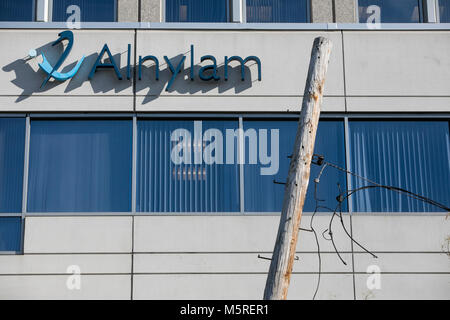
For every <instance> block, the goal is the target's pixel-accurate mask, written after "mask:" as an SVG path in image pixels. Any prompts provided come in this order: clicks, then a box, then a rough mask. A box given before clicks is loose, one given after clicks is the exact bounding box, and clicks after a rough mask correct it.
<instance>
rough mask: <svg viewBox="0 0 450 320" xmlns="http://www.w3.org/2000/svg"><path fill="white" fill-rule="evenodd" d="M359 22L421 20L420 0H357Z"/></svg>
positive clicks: (415, 21) (414, 21)
mask: <svg viewBox="0 0 450 320" xmlns="http://www.w3.org/2000/svg"><path fill="white" fill-rule="evenodd" d="M358 4H359V22H360V23H366V22H369V23H374V22H375V23H380V22H381V23H408V22H413V23H418V22H422V21H423V19H422V16H423V15H422V5H421V1H420V0H358Z"/></svg>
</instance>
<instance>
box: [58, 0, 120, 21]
mask: <svg viewBox="0 0 450 320" xmlns="http://www.w3.org/2000/svg"><path fill="white" fill-rule="evenodd" d="M72 5H75V6H78V7H79V8H80V14H81V16H80V18H81V22H114V21H116V12H115V10H116V0H95V1H93V0H57V1H53V17H52V19H53V21H67V19H68V18H69V17H71V16H72V15H73V14H74V12H75V13H76V11H74V9H72V8H69V7H70V6H72ZM67 11H69V13H68V12H67ZM74 22H75V21H74Z"/></svg>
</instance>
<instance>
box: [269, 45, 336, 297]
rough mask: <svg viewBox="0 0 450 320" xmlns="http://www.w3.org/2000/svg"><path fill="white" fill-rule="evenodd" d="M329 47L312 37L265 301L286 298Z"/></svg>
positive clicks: (329, 52) (328, 57) (306, 186)
mask: <svg viewBox="0 0 450 320" xmlns="http://www.w3.org/2000/svg"><path fill="white" fill-rule="evenodd" d="M331 48H332V43H331V41H330V40H328V39H326V38H323V37H318V38H316V39H314V44H313V48H312V52H311V61H310V63H309V70H308V77H307V79H306V86H305V92H304V95H303V103H302V110H301V112H300V120H299V124H298V129H297V135H296V137H295V144H294V151H293V153H292V159H291V164H290V167H289V175H288V178H287V181H286V186H285V189H284V200H283V210H282V212H281V217H280V226H279V227H278V235H277V240H276V242H275V249H274V251H273V255H272V261H271V263H270V269H269V274H268V276H267V282H266V288H265V290H264V299H265V300H282V299H283V300H284V299H286V297H287V293H288V288H289V281H290V278H291V273H292V265H293V263H294V256H295V250H296V247H297V237H298V231H299V228H300V219H301V216H302V212H303V204H304V203H305V196H306V190H307V189H308V182H309V174H310V164H311V160H312V155H313V152H314V142H315V139H316V131H317V125H318V123H319V116H320V107H321V105H322V97H323V89H324V84H325V76H326V73H327V68H328V61H329V59H330V54H331Z"/></svg>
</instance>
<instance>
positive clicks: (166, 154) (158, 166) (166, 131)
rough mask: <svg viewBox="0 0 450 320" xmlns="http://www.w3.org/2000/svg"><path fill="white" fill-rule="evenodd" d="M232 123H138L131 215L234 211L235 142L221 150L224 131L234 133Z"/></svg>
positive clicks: (236, 197)
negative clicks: (137, 213)
mask: <svg viewBox="0 0 450 320" xmlns="http://www.w3.org/2000/svg"><path fill="white" fill-rule="evenodd" d="M237 124H238V122H237V121H227V120H214V121H213V120H204V121H195V122H194V121H187V120H174V121H166V120H140V121H138V143H137V145H138V148H137V200H136V210H137V211H140V212H236V211H239V164H238V163H237V160H236V159H237V139H234V136H233V140H232V141H231V140H230V142H232V143H233V145H232V146H231V147H230V148H227V147H226V131H227V130H232V131H233V132H234V130H235V129H237ZM227 157H228V160H230V159H232V160H230V161H227Z"/></svg>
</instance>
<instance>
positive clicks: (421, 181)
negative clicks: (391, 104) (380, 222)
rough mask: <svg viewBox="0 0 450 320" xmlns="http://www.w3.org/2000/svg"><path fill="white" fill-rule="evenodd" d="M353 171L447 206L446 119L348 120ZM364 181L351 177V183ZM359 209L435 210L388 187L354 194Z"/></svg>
mask: <svg viewBox="0 0 450 320" xmlns="http://www.w3.org/2000/svg"><path fill="white" fill-rule="evenodd" d="M349 125H350V128H349V130H350V133H349V135H350V155H351V159H350V160H351V170H352V171H353V172H356V173H357V174H359V175H362V176H364V177H367V178H368V179H370V180H372V181H375V182H378V183H380V184H383V185H388V186H395V187H400V188H403V189H406V190H409V191H411V192H414V193H417V194H419V195H422V196H425V197H429V198H431V199H433V200H435V201H437V202H440V203H442V204H444V205H446V206H447V207H448V206H450V203H449V194H450V142H449V124H448V122H447V121H434V122H422V121H386V122H382V121H377V122H373V121H351V122H350V123H349ZM366 185H367V183H365V182H364V181H361V180H359V179H356V178H352V186H353V188H359V187H363V186H366ZM352 201H353V202H352V203H353V210H354V211H360V212H424V211H439V210H440V209H438V208H437V207H434V206H431V205H429V204H426V203H424V202H421V201H419V200H415V199H412V198H410V197H407V196H402V195H399V194H398V193H396V192H393V191H390V190H386V189H378V188H377V189H366V190H363V191H359V192H358V193H357V194H356V195H355V196H352Z"/></svg>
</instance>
